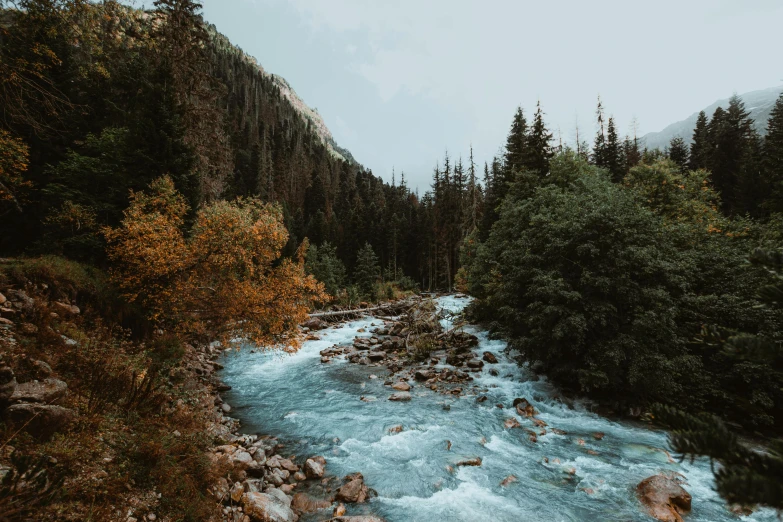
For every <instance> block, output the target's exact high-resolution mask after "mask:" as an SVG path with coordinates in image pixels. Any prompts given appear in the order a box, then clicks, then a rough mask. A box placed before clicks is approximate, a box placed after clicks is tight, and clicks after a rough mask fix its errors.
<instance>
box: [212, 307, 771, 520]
mask: <svg viewBox="0 0 783 522" xmlns="http://www.w3.org/2000/svg"><path fill="white" fill-rule="evenodd" d="M467 302H468V301H467V299H464V298H458V297H456V296H446V297H442V298H439V299H438V303H439V305H440V306H441V307H443V308H444V309H447V310H451V311H459V310H461V309H462V308H463V307H464V306H465V305H466V304H467ZM443 322H444V325H445V326H448V321H447V320H445V319H444V320H443ZM373 323H374V324H375V325H376V326H379V325H381V324H382V321H380V320H378V319H375V320H373V319H372V318H367V319H362V320H357V321H352V322H348V323H343V324H341V325H339V326H337V327H333V328H330V329H327V330H323V331H321V332H319V335H320V336H321V340H318V341H308V342H306V343H304V345H303V347H302V348H301V349H300V350H299V351H298V352H297V353H296V354H293V355H282V354H279V353H269V352H258V351H256V352H253V351H252V350H250V349H244V350H242V351H239V352H234V353H232V354H230V355H228V356H226V358H225V360H224V361H223V363H224V365H225V369H224V370H223V371H222V378H223V380H224V382H226V383H227V384H229V385H231V387H232V390H231V391H229V392H227V393H226V394H225V395H224V398H225V400H226V401H227V402H228V403H229V404H230V405H231V406H232V408H233V410H232V415H233V416H235V417H237V418H239V419H240V420H241V422H242V425H243V431H244V432H247V433H255V432H258V433H264V434H269V435H273V436H276V437H278V438H279V439H280V440H281V442H283V443H284V444H285V446H286V450H285V452H284V453H285V455H286V456H288V455H289V454H291V455H300V456H303V457H304V456H311V455H323V456H324V457H326V459H327V468H326V469H327V473H329V474H332V475H336V476H338V477H342V476H344V475H346V474H348V473H352V472H355V471H360V472H361V473H362V474H363V475H364V478H365V482H366V483H367V485H368V486H369V487H371V488H373V489H374V490H375V491H377V493H378V496H377V498H373V499H372V500H371V501H370V502H369V503H368V504H365V505H361V506H351V505H349V506H348V514H360V513H368V512H369V513H375V514H377V515H379V516H381V517H383V518H385V519H386V520H387V521H388V522H439V521H450V522H451V521H454V522H457V521H460V522H461V521H464V522H478V521H493V522H494V521H497V522H501V521H509V522H511V521H513V522H520V521H539V520H540V521H547V522H552V521H609V520H611V521H651V520H653V519H652V518H651V517H649V516H648V515H646V514H645V513H644V511H643V509H642V507H641V506H640V504H639V502H638V501H637V500H636V497H635V494H634V488H635V486H636V484H638V483H639V482H640V481H641V480H642V479H644V478H646V477H649V476H650V475H654V474H656V473H661V472H678V473H681V474H682V475H683V476H684V477H685V479H686V483H685V484H684V485H683V487H684V488H685V489H686V490H687V491H688V492H689V493H690V494H691V495H692V496H693V509H692V511H691V513H690V514H689V515H687V516H686V517H685V520H686V522H718V521H724V520H726V521H728V520H740V517H738V516H736V515H733V514H732V513H730V512H729V511H728V510H727V509H726V508H725V507H724V503H723V502H722V501H721V500H720V498H719V497H718V496H717V494H716V493H715V492H714V491H713V485H714V484H713V479H712V472H711V471H710V466H709V463H708V462H707V461H706V460H703V459H702V460H697V461H696V462H694V463H693V464H691V463H688V462H684V463H681V464H680V463H676V462H675V463H672V462H670V460H669V458H668V457H667V454H666V453H665V452H664V451H663V449H664V448H666V447H667V442H666V433H665V432H663V431H658V430H652V429H649V428H648V427H646V426H645V425H642V424H634V423H630V422H625V421H614V420H609V419H607V418H604V417H601V416H599V415H597V414H594V413H591V412H590V410H589V406H588V405H585V404H581V403H577V404H571V405H570V406H568V405H566V404H564V403H563V402H561V401H560V400H558V399H557V396H558V393H557V390H556V389H555V388H554V387H553V386H552V385H550V384H549V383H547V382H546V380H545V379H538V378H536V377H535V376H533V375H532V374H531V373H530V372H528V371H527V370H526V369H524V368H521V367H519V366H518V365H517V364H516V363H514V362H513V361H512V360H511V359H509V357H508V356H507V355H506V354H505V353H504V350H505V348H506V345H505V343H504V342H503V341H499V340H491V339H489V337H488V336H487V332H485V331H483V330H482V329H480V328H478V327H467V328H466V331H468V332H470V333H473V334H475V335H477V336H478V338H479V341H480V343H479V346H478V347H477V348H476V351H478V352H479V353H481V352H484V351H490V352H492V353H493V354H495V355H496V357H497V359H498V361H499V363H498V364H495V365H485V366H484V369H483V370H482V372H481V373H480V374H474V377H475V378H476V379H475V381H474V384H475V385H477V386H478V387H479V388H480V389H481V392H482V393H483V394H485V395H487V396H488V397H489V400H487V401H485V402H483V403H477V402H476V395H475V394H466V395H464V396H461V397H451V396H444V395H442V394H439V393H436V392H433V391H430V390H429V389H426V388H424V387H423V386H419V385H417V384H418V383H411V384H413V385H414V388H413V389H412V390H411V393H412V395H413V400H411V401H410V402H392V401H389V400H387V398H388V396H389V395H391V393H392V391H393V390H391V389H390V388H389V386H384V381H385V380H386V376H387V375H388V371H387V370H386V369H385V368H384V367H380V366H379V367H373V366H362V365H357V364H350V363H348V362H346V361H344V360H342V359H341V358H335V359H333V360H332V362H330V363H328V364H322V363H321V362H320V355H319V351H321V350H323V349H325V348H329V347H331V346H332V345H334V344H341V343H351V342H352V341H353V338H354V337H356V336H370V335H371V334H370V333H369V330H370V329H371V328H372V325H373ZM362 328H363V329H365V330H366V333H357V330H359V329H362ZM490 367H494V368H496V369H497V370H499V375H498V376H495V377H493V376H491V375H490V374H489V369H490ZM372 375H377V377H378V378H371V376H372ZM360 397H365V399H366V400H369V401H370V402H364V401H362V400H360ZM515 397H525V398H527V399H528V400H530V401H531V402H532V403H533V404H534V405H535V407H536V408H537V409H538V410H539V411H540V412H541V413H540V415H538V418H539V419H541V420H543V421H545V422H546V423H547V424H548V425H549V427H548V428H547V434H546V435H543V436H539V437H538V441H537V442H535V443H534V442H530V441H529V440H528V435H527V433H526V432H525V431H524V430H523V429H520V428H513V429H507V428H505V427H504V425H503V423H504V421H505V420H506V419H508V418H509V417H517V416H516V415H514V414H513V410H512V409H511V403H512V401H513V399H514V398H515ZM373 398H375V399H377V400H373ZM496 404H504V405H505V408H504V409H500V408H498V407H497V406H496ZM446 406H447V407H446ZM517 418H518V419H519V420H520V422H521V424H522V426H523V427H531V428H532V427H533V426H532V425H530V421H529V420H525V419H521V418H519V417H517ZM399 424H402V425H403V426H404V428H405V429H404V431H402V432H400V433H394V434H390V433H389V431H388V430H389V428H390V427H392V426H395V425H399ZM528 425H530V426H528ZM551 428H558V429H559V430H563V431H565V432H566V434H565V435H559V434H557V433H555V432H553V431H552V430H551ZM536 431H538V430H536ZM596 432H601V433H603V434H604V437H603V439H601V440H597V439H596V438H594V437H593V434H594V433H596ZM447 441H450V443H451V444H450V449H449V444H448V443H447ZM582 443H583V444H582ZM476 456H477V457H481V459H482V465H481V466H480V467H462V466H460V467H455V466H454V465H455V463H456V462H457V461H459V460H461V459H464V458H469V457H476ZM509 475H514V476H515V477H517V479H518V480H517V481H516V482H514V483H511V484H509V485H507V486H501V485H500V482H501V481H502V480H503V479H504V478H505V477H507V476H509ZM323 519H324V516H323V513H322V514H321V515H320V516H310V517H309V518H308V517H303V518H302V519H301V520H302V521H304V522H306V521H309V520H323ZM741 520H748V521H751V520H752V521H758V522H762V521H763V522H767V521H769V522H773V521H776V520H777V518H776V515H775V514H774V513H773V512H771V511H770V510H761V511H758V512H756V513H754V514H753V515H751V516H749V517H743V518H742V519H741Z"/></svg>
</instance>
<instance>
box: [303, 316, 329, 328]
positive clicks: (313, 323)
mask: <svg viewBox="0 0 783 522" xmlns="http://www.w3.org/2000/svg"><path fill="white" fill-rule="evenodd" d="M302 326H304V327H305V328H309V329H310V330H323V329H324V328H326V327H327V326H328V324H327V323H326V321H324V320H323V319H321V318H320V317H311V318H310V319H308V320H307V321H305V322H304V323H302Z"/></svg>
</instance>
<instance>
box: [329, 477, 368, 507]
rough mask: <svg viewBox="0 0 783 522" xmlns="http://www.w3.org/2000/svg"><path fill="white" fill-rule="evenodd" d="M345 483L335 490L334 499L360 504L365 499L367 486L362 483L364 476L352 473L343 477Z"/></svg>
mask: <svg viewBox="0 0 783 522" xmlns="http://www.w3.org/2000/svg"><path fill="white" fill-rule="evenodd" d="M345 480H346V483H345V485H344V486H342V487H341V488H340V489H339V490H337V495H336V497H335V498H336V499H337V500H341V501H343V502H350V503H357V504H361V503H362V502H364V501H365V500H366V499H367V486H365V485H364V477H363V476H362V474H361V473H354V474H353V475H348V476H347V477H345Z"/></svg>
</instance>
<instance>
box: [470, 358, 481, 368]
mask: <svg viewBox="0 0 783 522" xmlns="http://www.w3.org/2000/svg"><path fill="white" fill-rule="evenodd" d="M466 364H467V366H468V368H475V369H480V368H483V367H484V363H483V362H482V361H479V360H478V359H471V360H470V361H468V362H467V363H466Z"/></svg>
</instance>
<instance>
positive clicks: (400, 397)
mask: <svg viewBox="0 0 783 522" xmlns="http://www.w3.org/2000/svg"><path fill="white" fill-rule="evenodd" d="M389 400H390V401H399V402H406V401H409V400H411V394H410V392H405V391H401V392H397V393H392V394H391V395H390V396H389Z"/></svg>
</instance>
